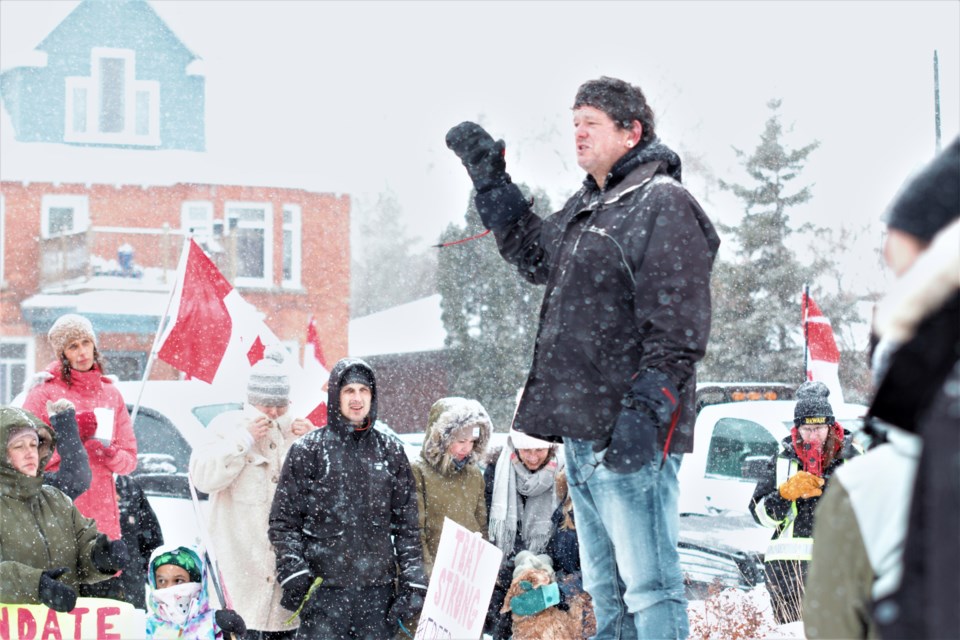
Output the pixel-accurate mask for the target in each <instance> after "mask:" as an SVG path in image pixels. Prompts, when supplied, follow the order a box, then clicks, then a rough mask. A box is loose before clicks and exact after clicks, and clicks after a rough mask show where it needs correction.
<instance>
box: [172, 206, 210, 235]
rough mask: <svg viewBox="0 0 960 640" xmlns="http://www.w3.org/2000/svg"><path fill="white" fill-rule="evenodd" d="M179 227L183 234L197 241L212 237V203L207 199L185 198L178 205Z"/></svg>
mask: <svg viewBox="0 0 960 640" xmlns="http://www.w3.org/2000/svg"><path fill="white" fill-rule="evenodd" d="M180 228H181V229H182V230H183V233H184V235H186V236H190V237H193V238H194V239H196V240H197V241H198V242H205V241H207V240H210V239H211V238H213V203H212V202H209V201H207V200H187V201H186V202H184V203H183V204H182V205H180Z"/></svg>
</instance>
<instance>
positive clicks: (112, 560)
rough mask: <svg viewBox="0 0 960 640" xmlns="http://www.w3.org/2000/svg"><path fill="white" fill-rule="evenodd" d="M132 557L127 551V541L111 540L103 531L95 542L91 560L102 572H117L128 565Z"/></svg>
mask: <svg viewBox="0 0 960 640" xmlns="http://www.w3.org/2000/svg"><path fill="white" fill-rule="evenodd" d="M129 559H130V556H129V554H128V553H127V543H126V542H124V541H123V540H111V539H109V538H108V537H107V536H105V535H103V534H102V533H101V534H100V535H99V536H97V540H96V542H94V543H93V552H92V553H91V554H90V561H91V562H93V566H95V567H96V568H97V571H99V572H100V573H116V572H117V571H120V569H123V568H124V567H125V566H127V560H129Z"/></svg>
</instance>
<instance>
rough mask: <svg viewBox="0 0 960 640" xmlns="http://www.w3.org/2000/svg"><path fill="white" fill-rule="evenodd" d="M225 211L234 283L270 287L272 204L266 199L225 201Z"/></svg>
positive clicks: (271, 276) (271, 269)
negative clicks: (257, 200)
mask: <svg viewBox="0 0 960 640" xmlns="http://www.w3.org/2000/svg"><path fill="white" fill-rule="evenodd" d="M224 212H225V217H226V222H227V225H228V228H229V229H230V235H231V239H230V240H229V241H228V243H227V247H228V252H230V253H231V254H232V255H231V260H232V263H233V265H234V268H233V272H234V274H235V279H234V285H236V286H247V287H269V286H270V285H271V284H272V283H273V208H272V207H271V205H270V203H269V202H227V203H226V205H225V206H224Z"/></svg>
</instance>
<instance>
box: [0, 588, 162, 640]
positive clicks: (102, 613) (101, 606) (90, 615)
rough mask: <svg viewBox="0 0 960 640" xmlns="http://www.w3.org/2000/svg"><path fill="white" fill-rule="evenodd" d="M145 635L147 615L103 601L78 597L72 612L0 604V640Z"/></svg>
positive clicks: (124, 639)
mask: <svg viewBox="0 0 960 640" xmlns="http://www.w3.org/2000/svg"><path fill="white" fill-rule="evenodd" d="M145 634H146V612H144V611H143V610H141V609H137V608H135V607H134V606H133V605H132V604H129V603H126V602H120V601H119V600H108V599H106V598H77V606H76V607H74V609H73V611H70V612H68V613H60V612H58V611H54V610H53V609H49V608H47V607H45V606H43V605H42V604H0V640H86V639H88V638H91V639H92V638H96V640H134V639H138V640H140V639H142V638H143V637H144V635H145Z"/></svg>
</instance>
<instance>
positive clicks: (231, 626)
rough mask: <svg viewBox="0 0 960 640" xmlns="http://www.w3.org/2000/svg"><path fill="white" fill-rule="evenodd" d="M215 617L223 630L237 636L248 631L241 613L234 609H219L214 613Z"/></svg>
mask: <svg viewBox="0 0 960 640" xmlns="http://www.w3.org/2000/svg"><path fill="white" fill-rule="evenodd" d="M213 619H214V620H215V621H216V623H217V626H218V627H220V629H221V630H222V631H226V632H227V633H232V634H234V635H236V636H242V635H243V634H245V633H246V632H247V625H246V623H245V622H244V621H243V618H241V617H240V614H239V613H237V612H236V611H234V610H233V609H217V611H216V612H215V613H214V614H213Z"/></svg>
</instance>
